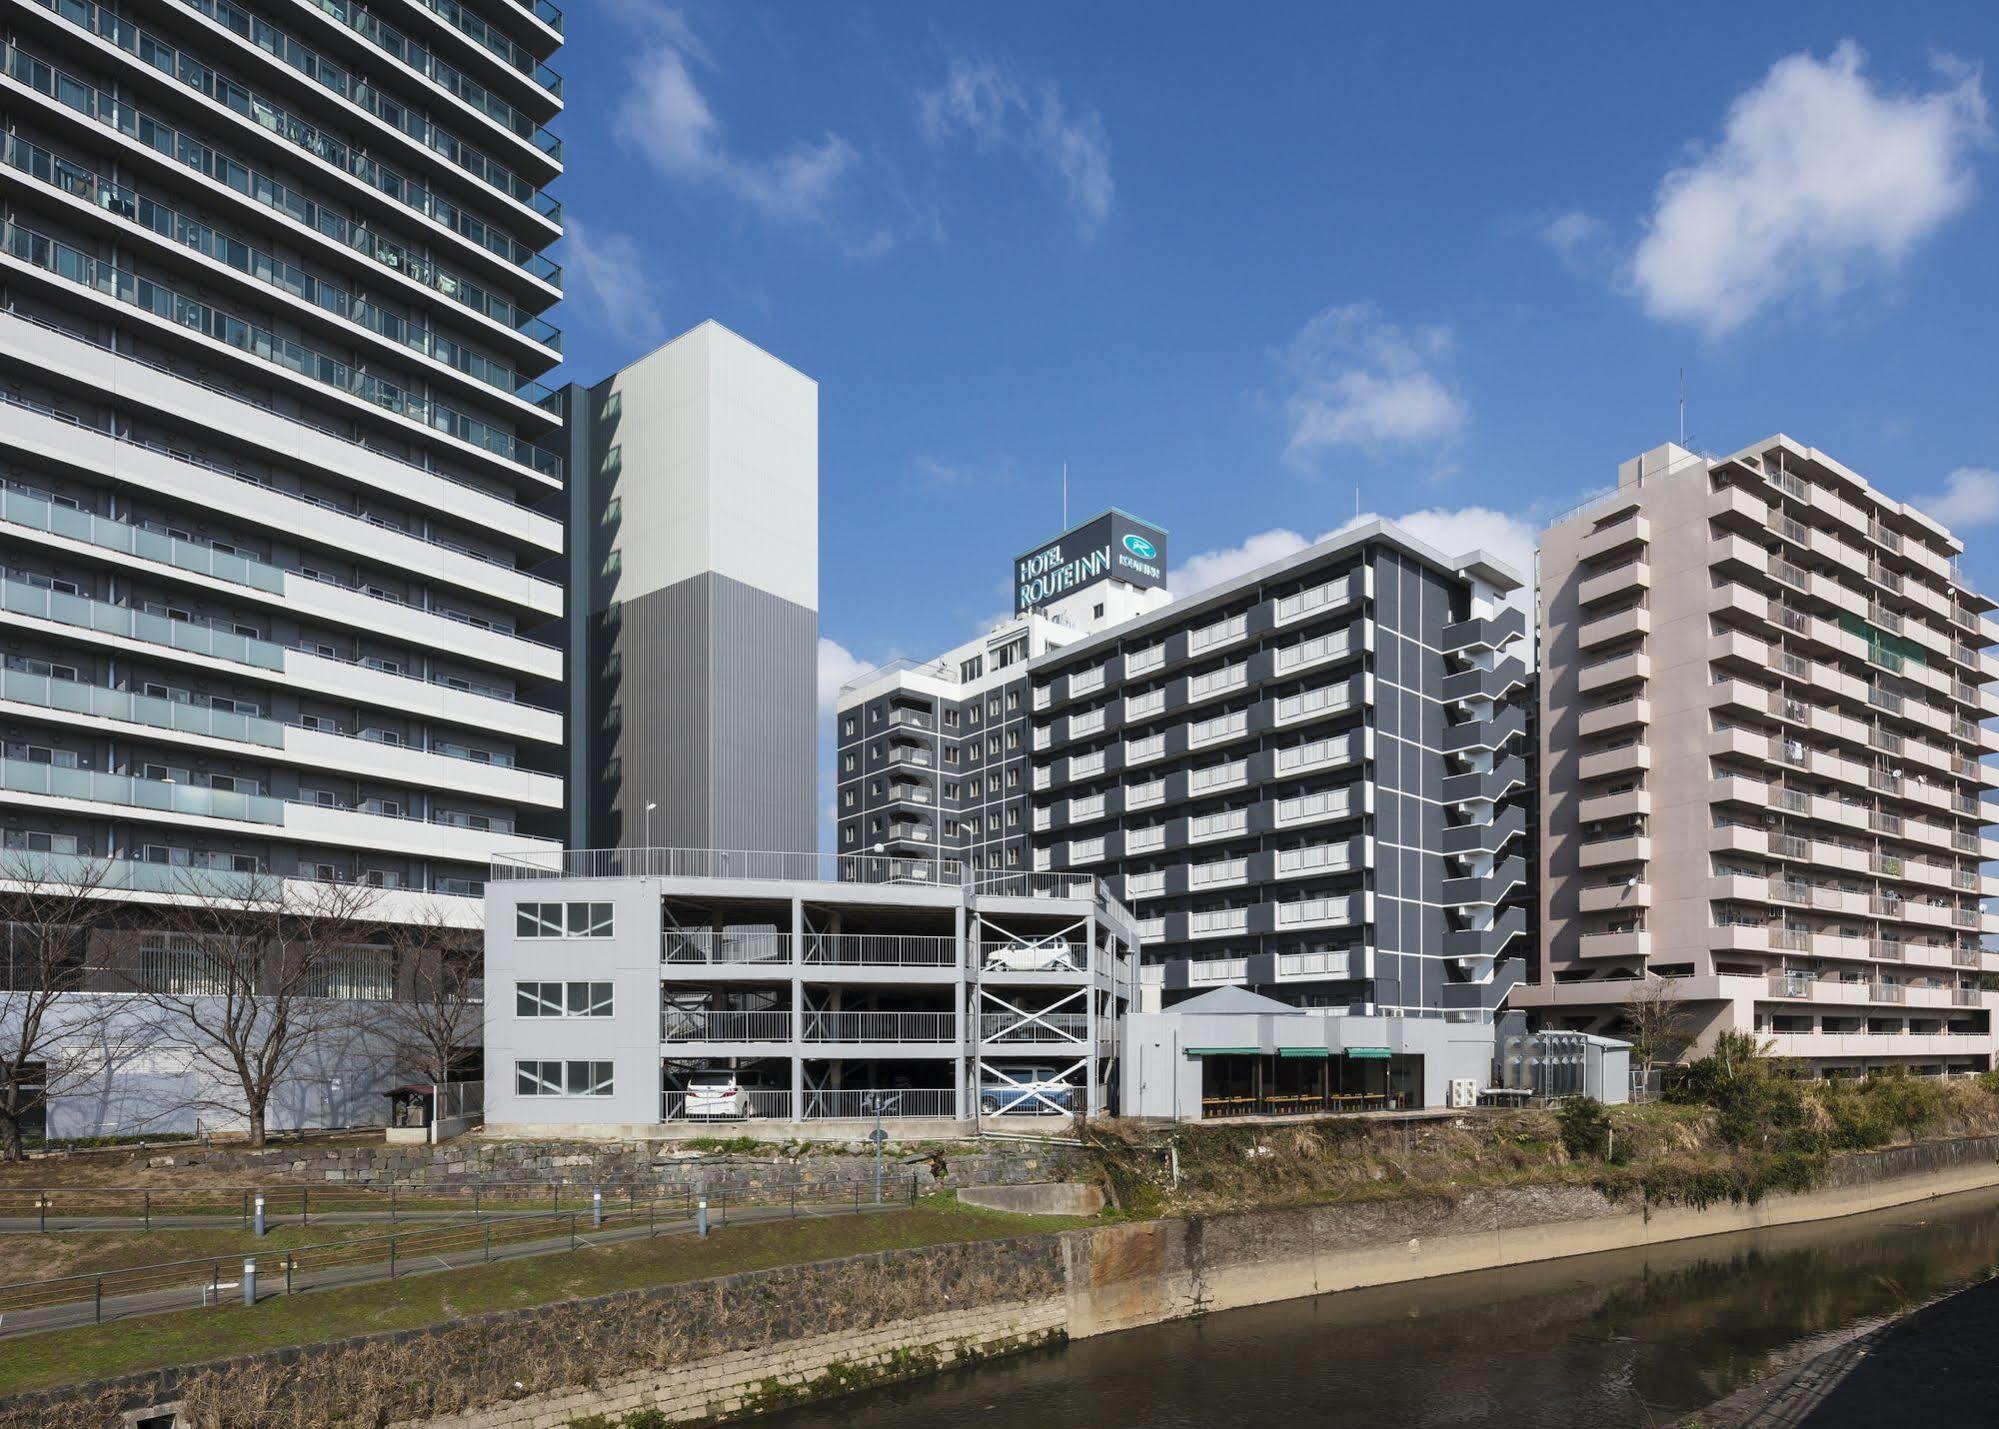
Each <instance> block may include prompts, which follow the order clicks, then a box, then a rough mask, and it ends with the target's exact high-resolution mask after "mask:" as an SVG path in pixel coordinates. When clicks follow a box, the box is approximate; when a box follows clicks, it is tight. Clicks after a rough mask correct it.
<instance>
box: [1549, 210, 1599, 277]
mask: <svg viewBox="0 0 1999 1429" xmlns="http://www.w3.org/2000/svg"><path fill="white" fill-rule="evenodd" d="M1535 233H1536V234H1537V235H1538V236H1539V238H1540V239H1541V241H1542V242H1543V243H1545V244H1547V245H1548V246H1549V247H1550V248H1552V249H1554V250H1555V254H1556V256H1557V257H1559V258H1560V259H1561V260H1562V265H1563V266H1564V267H1566V268H1567V269H1568V270H1569V271H1570V272H1572V273H1583V272H1588V271H1590V270H1592V269H1595V268H1597V267H1598V266H1599V265H1600V264H1602V263H1603V261H1604V258H1605V255H1606V253H1607V252H1608V250H1609V245H1610V226H1609V225H1608V224H1606V223H1605V222H1604V221H1603V220H1602V219H1600V218H1598V217H1597V216H1596V215H1595V214H1593V213H1584V212H1583V211H1582V210H1581V209H1579V208H1572V209H1570V210H1568V211H1567V212H1566V213H1558V214H1556V215H1555V216H1554V217H1553V218H1550V219H1547V220H1546V221H1544V222H1542V223H1541V224H1540V225H1538V226H1537V227H1536V229H1535Z"/></svg>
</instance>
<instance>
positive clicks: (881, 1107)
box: [804, 1087, 958, 1121]
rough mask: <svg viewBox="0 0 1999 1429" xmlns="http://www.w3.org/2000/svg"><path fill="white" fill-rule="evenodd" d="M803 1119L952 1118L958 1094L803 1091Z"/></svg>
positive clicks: (951, 1091)
mask: <svg viewBox="0 0 1999 1429" xmlns="http://www.w3.org/2000/svg"><path fill="white" fill-rule="evenodd" d="M804 1104H805V1118H806V1120H808V1121H812V1120H818V1119H820V1118H828V1119H832V1118H848V1119H855V1118H862V1117H875V1116H880V1117H884V1118H889V1119H893V1118H895V1117H908V1116H925V1117H953V1118H955V1117H956V1116H957V1115H958V1093H957V1091H956V1089H954V1088H952V1087H903V1088H900V1089H898V1090H894V1091H867V1090H862V1089H858V1088H857V1089H854V1090H836V1091H808V1092H806V1093H805V1094H804Z"/></svg>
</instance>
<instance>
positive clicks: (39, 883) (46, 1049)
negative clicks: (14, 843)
mask: <svg viewBox="0 0 1999 1429" xmlns="http://www.w3.org/2000/svg"><path fill="white" fill-rule="evenodd" d="M108 867H109V865H107V864H105V863H103V862H101V861H93V860H90V859H85V858H78V857H74V856H71V855H64V854H47V853H33V852H26V851H9V852H8V853H6V854H5V855H4V856H0V936H4V938H5V945H4V946H5V952H4V957H5V963H4V968H5V972H4V976H0V1148H4V1149H3V1150H0V1154H4V1155H5V1157H6V1159H7V1160H9V1161H19V1160H21V1159H22V1158H23V1156H25V1155H26V1148H25V1132H26V1127H27V1126H28V1124H29V1123H30V1122H31V1121H33V1120H34V1119H35V1115H36V1113H37V1112H40V1113H41V1114H42V1116H43V1118H44V1119H46V1116H47V1108H48V1104H49V1101H50V1099H51V1098H54V1097H59V1096H62V1095H64V1094H65V1093H66V1092H69V1091H72V1090H75V1089H77V1088H79V1087H80V1086H82V1085H83V1084H84V1083H86V1082H88V1081H89V1080H90V1079H91V1078H93V1077H94V1076H96V1075H98V1074H99V1073H100V1072H101V1071H103V1070H104V1068H105V1058H106V1049H105V1048H104V1047H103V1046H102V1045H101V1043H102V1040H103V1039H102V1037H101V1036H100V1033H101V1032H102V1030H103V1027H104V1023H105V1019H106V1016H107V1013H108V1006H109V999H106V998H90V997H86V996H79V995H78V994H81V993H83V992H84V991H85V990H86V987H87V983H88V970H89V954H90V936H91V930H92V929H93V928H94V927H95V926H96V925H97V924H98V923H99V922H100V921H101V920H102V919H103V918H104V916H105V913H106V912H107V911H108V909H109V906H110V905H109V903H108V901H107V900H106V899H104V898H103V897H101V896H100V888H101V885H102V884H103V882H104V875H105V871H106V869H107V868H108Z"/></svg>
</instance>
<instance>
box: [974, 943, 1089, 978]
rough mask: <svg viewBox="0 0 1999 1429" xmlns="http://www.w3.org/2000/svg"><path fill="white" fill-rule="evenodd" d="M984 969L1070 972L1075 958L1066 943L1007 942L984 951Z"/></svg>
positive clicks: (1022, 971) (1013, 971) (991, 970)
mask: <svg viewBox="0 0 1999 1429" xmlns="http://www.w3.org/2000/svg"><path fill="white" fill-rule="evenodd" d="M986 971H987V972H989V973H990V972H1002V973H1048V972H1060V973H1072V972H1075V971H1076V959H1075V956H1074V955H1073V954H1072V953H1071V952H1070V951H1069V945H1068V944H1067V943H1018V944H1014V943H1009V944H1005V945H1003V946H1000V947H997V948H992V949H990V950H989V951H988V952H987V953H986Z"/></svg>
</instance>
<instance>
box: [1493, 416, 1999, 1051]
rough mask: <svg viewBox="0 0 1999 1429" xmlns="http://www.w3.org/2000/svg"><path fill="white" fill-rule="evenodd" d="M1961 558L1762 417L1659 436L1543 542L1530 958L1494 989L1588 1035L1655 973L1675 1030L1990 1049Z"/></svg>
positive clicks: (1892, 1047)
mask: <svg viewBox="0 0 1999 1429" xmlns="http://www.w3.org/2000/svg"><path fill="white" fill-rule="evenodd" d="M1961 550H1962V543H1960V542H1959V541H1958V540H1957V539H1956V538H1954V537H1953V536H1952V535H1951V534H1950V532H1949V531H1947V530H1945V529H1944V528H1943V527H1942V526H1941V525H1939V524H1938V523H1937V522H1935V521H1933V520H1931V519H1930V518H1929V517H1927V516H1925V515H1923V513H1922V512H1920V511H1918V510H1916V509H1915V508H1914V507H1911V506H1908V505H1905V504H1903V503H1902V502H1899V501H1896V500H1894V499H1892V498H1890V497H1887V496H1884V495H1882V494H1881V493H1880V492H1878V491H1876V490H1875V489H1874V488H1873V487H1872V486H1870V485H1869V484H1868V483H1867V481H1865V480H1864V479H1863V478H1861V477H1859V476H1857V475H1855V474H1854V473H1853V472H1851V471H1849V470H1848V469H1847V468H1845V467H1843V466H1841V465H1840V464H1839V463H1838V462H1836V461H1834V460H1833V459H1832V458H1830V457H1828V456H1826V455H1825V454H1824V453H1822V452H1819V451H1816V450H1814V449H1813V448H1810V447H1806V446H1801V445H1799V444H1798V443H1797V442H1795V441H1792V440H1791V439H1790V438H1788V437H1783V436H1778V437H1772V438H1771V439H1769V440H1768V441H1764V442H1759V443H1757V444H1756V445H1754V446H1750V447H1746V448H1744V449H1743V450H1741V451H1739V452H1737V453H1735V454H1734V455H1732V456H1727V457H1721V458H1710V457H1706V456H1700V455H1696V454H1694V453H1692V452H1689V451H1686V450H1684V449H1682V448H1680V447H1677V446H1672V445H1667V446H1662V447H1659V448H1657V449H1656V450H1654V451H1651V452H1648V453H1646V454H1645V455H1644V456H1642V457H1638V458H1636V459H1634V460H1632V461H1628V462H1625V463H1623V465H1622V466H1621V467H1620V469H1619V471H1618V484H1617V487H1616V488H1615V490H1613V491H1610V492H1607V493H1604V494H1602V495H1601V496H1598V497H1596V498H1593V499H1592V500H1591V501H1589V502H1587V503H1586V504H1585V505H1584V506H1582V507H1581V508H1579V509H1578V510H1576V511H1575V512H1573V513H1571V514H1570V515H1568V516H1566V517H1564V518H1563V519H1562V520H1560V521H1558V522H1557V523H1556V524H1555V525H1554V526H1552V527H1551V528H1550V529H1549V530H1548V531H1547V532H1546V533H1544V535H1543V536H1542V544H1541V557H1540V630H1539V637H1540V662H1541V677H1540V717H1541V718H1540V725H1541V728H1540V740H1541V769H1542V780H1541V789H1542V799H1543V805H1542V810H1541V835H1542V836H1541V870H1540V871H1541V889H1540V898H1541V927H1542V929H1543V933H1542V966H1541V969H1540V973H1539V981H1538V982H1537V983H1534V984H1530V985H1528V986H1525V987H1522V988H1520V989H1518V990H1517V991H1516V993H1515V995H1514V999H1513V1001H1514V1005H1515V1006H1521V1007H1527V1008H1530V1009H1533V1010H1535V1011H1537V1012H1538V1013H1539V1014H1540V1015H1541V1017H1542V1019H1543V1020H1544V1022H1545V1024H1546V1025H1548V1026H1550V1027H1563V1028H1577V1029H1582V1030H1589V1031H1603V1032H1610V1031H1615V1030H1617V1028H1618V1027H1619V1026H1620V1025H1621V1024H1623V1023H1624V1021H1625V1016H1626V1012H1627V1010H1628V1008H1629V1006H1630V1004H1631V1001H1632V999H1633V998H1634V996H1635V995H1638V996H1642V993H1641V992H1640V990H1641V989H1642V988H1644V987H1645V984H1644V983H1642V982H1639V981H1635V980H1637V979H1643V978H1648V977H1653V978H1666V979H1671V987H1672V989H1673V992H1674V993H1675V994H1676V995H1677V1001H1678V1002H1679V1004H1680V1005H1681V1006H1683V1007H1684V1008H1685V1009H1686V1011H1687V1013H1688V1014H1689V1016H1690V1017H1691V1019H1692V1020H1693V1021H1694V1022H1695V1023H1696V1025H1697V1026H1698V1027H1699V1029H1700V1041H1701V1043H1702V1044H1703V1045H1705V1044H1708V1043H1711V1042H1712V1040H1713V1038H1714V1036H1715V1034H1716V1033H1718V1032H1720V1031H1723V1030H1726V1029H1730V1028H1734V1029H1739V1030H1742V1031H1745V1032H1752V1033H1754V1034H1755V1035H1756V1036H1757V1037H1759V1038H1760V1039H1764V1040H1766V1041H1768V1042H1769V1043H1771V1044H1773V1050H1774V1051H1776V1052H1777V1053H1779V1054H1781V1055H1785V1056H1792V1057H1798V1058H1803V1059H1807V1060H1808V1061H1809V1063H1810V1064H1811V1065H1812V1066H1813V1067H1814V1068H1815V1069H1816V1070H1817V1071H1818V1072H1819V1073H1820V1074H1821V1075H1825V1074H1836V1075H1837V1074H1856V1073H1859V1072H1862V1071H1865V1070H1868V1069H1873V1068H1883V1067H1892V1066H1904V1067H1908V1068H1910V1069H1911V1070H1914V1071H1918V1072H1925V1073H1940V1072H1949V1073H1961V1072H1966V1071H1973V1070H1981V1069H1984V1068H1987V1067H1989V1066H1991V1065H1992V1054H1993V1051H1994V1038H1993V1029H1992V1006H1993V1002H1994V1000H1995V998H1999V993H1994V992H1989V991H1986V990H1985V988H1984V986H1983V985H1982V984H1983V983H1984V981H1985V980H1986V979H1987V978H1988V977H1989V976H1990V975H1991V974H1992V973H1994V972H1999V955H1996V954H1994V953H1991V952H1987V951H1985V950H1984V946H1983V944H1984V937H1983V935H1984V934H1985V933H1987V932H1989V931H1991V930H1992V928H1993V926H1994V922H1993V918H1992V916H1991V915H1988V914H1986V913H1984V912H1983V911H1982V901H1981V900H1982V899H1983V898H1984V897H1986V896H1989V895H1991V894H1992V893H1993V892H1994V882H1993V880H1991V879H1988V878H1985V877H1983V875H1982V874H1981V865H1982V864H1983V863H1984V862H1985V861H1988V860H1991V859H1994V858H1999V845H1995V844H1994V843H1993V842H1992V841H1990V840H1987V839H1986V838H1985V836H1984V824H1985V823H1986V819H1987V815H1986V805H1985V803H1984V802H1983V800H1984V794H1985V791H1986V790H1987V789H1988V788H1991V787H1993V784H1994V782H1995V780H1994V774H1995V771H1994V769H1993V768H1992V767H1991V766H1988V765H1986V764H1985V763H1984V762H1983V758H1984V756H1985V755H1986V754H1987V753H1989V752H1991V751H1993V750H1994V749H1999V739H1995V734H1994V731H1992V730H1991V729H1988V728H1986V727H1985V724H1984V721H1985V720H1987V719H1988V718H1990V717H1992V716H1993V715H1994V714H1999V701H1995V696H1994V693H1993V692H1992V691H1991V690H1989V689H1988V688H1987V682H1988V681H1991V680H1993V679H1994V678H1999V662H1995V660H1994V658H1993V656H1992V655H1991V654H1989V653H1987V652H1986V651H1985V647H1986V646H1987V645H1990V644H1992V643H1993V642H1994V641H1995V640H1999V626H1995V625H1994V624H1993V623H1992V622H1991V620H1990V619H1988V616H1987V612H1989V611H1991V610H1992V609H1993V605H1994V603H1993V602H1992V601H1991V600H1989V599H1987V598H1986V597H1985V596H1983V595H1980V594H1978V593H1977V592H1975V591H1972V590H1970V589H1968V588H1967V587H1966V586H1965V585H1964V583H1963V580H1962V578H1961V576H1960V574H1959V570H1958V555H1959V552H1960V551H1961Z"/></svg>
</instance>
